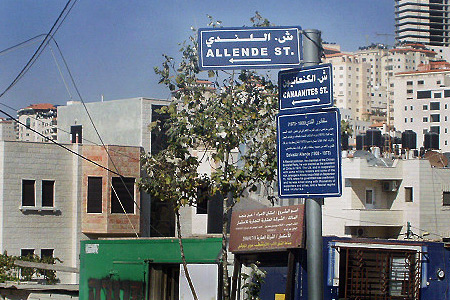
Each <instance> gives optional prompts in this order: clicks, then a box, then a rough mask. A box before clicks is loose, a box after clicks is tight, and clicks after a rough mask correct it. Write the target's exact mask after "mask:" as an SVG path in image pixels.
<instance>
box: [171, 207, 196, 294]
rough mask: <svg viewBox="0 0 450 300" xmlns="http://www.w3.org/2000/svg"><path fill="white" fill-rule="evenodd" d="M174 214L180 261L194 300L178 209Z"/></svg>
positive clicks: (193, 289)
mask: <svg viewBox="0 0 450 300" xmlns="http://www.w3.org/2000/svg"><path fill="white" fill-rule="evenodd" d="M175 215H176V216H177V235H178V243H179V244H180V253H181V261H182V262H183V270H184V273H185V274H186V280H187V281H188V284H189V288H190V289H191V292H192V297H193V298H194V300H198V297H197V293H196V292H195V288H194V284H193V283H192V280H191V276H190V275H189V270H188V267H187V263H186V256H185V255H184V247H183V241H182V238H181V224H180V211H179V210H178V209H176V210H175Z"/></svg>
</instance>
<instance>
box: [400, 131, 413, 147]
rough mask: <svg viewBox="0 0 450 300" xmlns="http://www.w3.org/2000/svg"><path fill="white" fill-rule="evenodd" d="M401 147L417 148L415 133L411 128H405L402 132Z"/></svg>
mask: <svg viewBox="0 0 450 300" xmlns="http://www.w3.org/2000/svg"><path fill="white" fill-rule="evenodd" d="M402 148H403V149H417V134H416V133H415V132H414V131H412V130H405V131H404V132H403V133H402Z"/></svg>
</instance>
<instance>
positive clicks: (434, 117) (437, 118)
mask: <svg viewBox="0 0 450 300" xmlns="http://www.w3.org/2000/svg"><path fill="white" fill-rule="evenodd" d="M440 119H441V116H440V115H439V114H434V115H430V121H431V122H440Z"/></svg>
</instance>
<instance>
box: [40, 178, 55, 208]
mask: <svg viewBox="0 0 450 300" xmlns="http://www.w3.org/2000/svg"><path fill="white" fill-rule="evenodd" d="M54 191H55V181H54V180H42V207H53V206H54V205H55V201H54V194H55V192H54Z"/></svg>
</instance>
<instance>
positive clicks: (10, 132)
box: [0, 118, 17, 141]
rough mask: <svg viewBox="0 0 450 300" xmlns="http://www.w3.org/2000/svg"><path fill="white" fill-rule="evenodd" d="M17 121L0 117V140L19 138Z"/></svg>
mask: <svg viewBox="0 0 450 300" xmlns="http://www.w3.org/2000/svg"><path fill="white" fill-rule="evenodd" d="M16 128H17V127H16V122H15V121H13V120H6V119H4V118H0V141H15V140H17V131H16Z"/></svg>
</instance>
